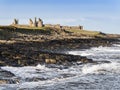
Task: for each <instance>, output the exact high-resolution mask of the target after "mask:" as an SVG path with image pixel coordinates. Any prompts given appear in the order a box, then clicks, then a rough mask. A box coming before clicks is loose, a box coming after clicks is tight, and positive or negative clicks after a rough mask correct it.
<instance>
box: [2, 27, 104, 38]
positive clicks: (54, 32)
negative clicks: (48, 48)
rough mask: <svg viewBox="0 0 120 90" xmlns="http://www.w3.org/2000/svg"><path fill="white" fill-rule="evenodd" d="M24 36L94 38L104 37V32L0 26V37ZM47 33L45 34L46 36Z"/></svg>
mask: <svg viewBox="0 0 120 90" xmlns="http://www.w3.org/2000/svg"><path fill="white" fill-rule="evenodd" d="M21 34H22V35H23V36H26V37H27V35H33V36H40V35H42V36H43V37H46V38H49V36H50V37H51V36H52V38H53V37H54V38H56V37H57V38H69V37H79V38H83V37H84V38H85V37H86V38H94V37H105V34H104V33H101V32H97V31H87V30H72V29H71V30H63V29H57V28H50V27H41V28H40V27H29V26H27V25H17V26H0V39H11V38H20V37H19V36H20V35H21ZM46 35H47V36H46Z"/></svg>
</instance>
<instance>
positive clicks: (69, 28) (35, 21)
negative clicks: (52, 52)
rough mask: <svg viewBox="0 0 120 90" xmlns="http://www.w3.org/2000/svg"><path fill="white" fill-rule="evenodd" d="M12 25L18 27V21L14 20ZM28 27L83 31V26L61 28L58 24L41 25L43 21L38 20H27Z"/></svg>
mask: <svg viewBox="0 0 120 90" xmlns="http://www.w3.org/2000/svg"><path fill="white" fill-rule="evenodd" d="M12 25H18V20H17V19H14V22H13V23H12ZM29 27H51V28H57V29H65V30H71V29H72V30H83V26H62V25H60V24H55V25H54V24H43V20H42V19H40V18H38V19H37V18H36V17H35V19H34V22H33V20H32V19H29Z"/></svg>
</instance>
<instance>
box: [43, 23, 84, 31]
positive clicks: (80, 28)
mask: <svg viewBox="0 0 120 90" xmlns="http://www.w3.org/2000/svg"><path fill="white" fill-rule="evenodd" d="M44 26H45V27H52V28H58V29H65V30H70V29H74V30H83V26H61V25H60V24H56V25H52V24H45V25H44Z"/></svg>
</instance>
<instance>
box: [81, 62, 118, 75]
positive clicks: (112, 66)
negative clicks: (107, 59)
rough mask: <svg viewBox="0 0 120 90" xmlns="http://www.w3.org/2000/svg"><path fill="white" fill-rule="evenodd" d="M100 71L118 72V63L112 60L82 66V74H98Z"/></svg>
mask: <svg viewBox="0 0 120 90" xmlns="http://www.w3.org/2000/svg"><path fill="white" fill-rule="evenodd" d="M101 72H111V73H120V63H117V62H112V63H109V64H98V65H92V66H87V65H85V66H84V67H83V68H82V73H83V74H88V73H91V74H93V73H96V74H97V73H98V74H99V73H101Z"/></svg>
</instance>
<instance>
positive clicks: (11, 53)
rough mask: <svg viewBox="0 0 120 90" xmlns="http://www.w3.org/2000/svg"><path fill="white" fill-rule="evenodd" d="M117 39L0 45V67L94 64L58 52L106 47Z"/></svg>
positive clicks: (80, 57)
mask: <svg viewBox="0 0 120 90" xmlns="http://www.w3.org/2000/svg"><path fill="white" fill-rule="evenodd" d="M117 41H118V40H117V39H67V40H66V39H64V40H51V41H44V42H15V43H9V44H5V43H1V44H0V65H1V66H6V65H8V66H28V65H30V66H34V65H37V64H45V63H47V64H58V65H72V64H73V62H77V61H81V63H94V61H93V60H91V59H88V58H86V57H82V56H75V55H67V54H64V53H61V52H60V50H69V49H85V48H90V47H94V46H101V45H102V46H108V45H112V44H113V43H115V42H117Z"/></svg>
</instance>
